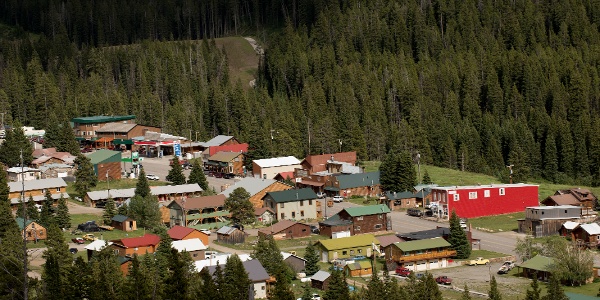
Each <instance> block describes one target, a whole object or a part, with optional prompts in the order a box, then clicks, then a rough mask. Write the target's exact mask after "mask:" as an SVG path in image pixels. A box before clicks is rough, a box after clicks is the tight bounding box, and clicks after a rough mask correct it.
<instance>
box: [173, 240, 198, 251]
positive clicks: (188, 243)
mask: <svg viewBox="0 0 600 300" xmlns="http://www.w3.org/2000/svg"><path fill="white" fill-rule="evenodd" d="M171 247H172V248H173V249H175V250H177V251H179V252H183V251H187V252H191V251H199V250H205V249H206V246H205V245H204V244H203V243H202V240H200V239H198V238H195V239H189V240H180V241H172V242H171Z"/></svg>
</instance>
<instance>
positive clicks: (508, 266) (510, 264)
mask: <svg viewBox="0 0 600 300" xmlns="http://www.w3.org/2000/svg"><path fill="white" fill-rule="evenodd" d="M514 267H515V263H514V262H512V261H505V262H504V263H503V264H502V266H500V269H498V274H506V273H508V271H510V270H512V268H514Z"/></svg>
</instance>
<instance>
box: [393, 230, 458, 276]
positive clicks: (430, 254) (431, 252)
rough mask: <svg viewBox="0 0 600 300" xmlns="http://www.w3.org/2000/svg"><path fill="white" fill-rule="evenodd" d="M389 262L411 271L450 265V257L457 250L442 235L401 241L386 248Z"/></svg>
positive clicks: (454, 254)
mask: <svg viewBox="0 0 600 300" xmlns="http://www.w3.org/2000/svg"><path fill="white" fill-rule="evenodd" d="M384 252H385V258H386V261H388V262H396V263H397V264H398V266H401V267H404V268H407V269H409V270H411V271H425V270H431V269H437V268H444V267H447V266H448V259H449V258H451V257H454V256H456V250H452V249H451V245H450V243H448V242H447V241H446V240H444V239H443V238H441V237H438V238H433V239H425V240H415V241H409V242H399V243H394V244H391V245H389V246H387V247H386V248H385V249H384Z"/></svg>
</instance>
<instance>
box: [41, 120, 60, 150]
mask: <svg viewBox="0 0 600 300" xmlns="http://www.w3.org/2000/svg"><path fill="white" fill-rule="evenodd" d="M58 124H59V122H58V118H57V117H56V114H55V113H54V112H51V113H50V114H49V115H48V119H47V122H46V127H45V128H44V130H45V131H46V132H45V133H44V148H58V145H59V144H60V143H61V140H62V138H61V136H60V126H58ZM56 150H57V151H60V150H58V149H56Z"/></svg>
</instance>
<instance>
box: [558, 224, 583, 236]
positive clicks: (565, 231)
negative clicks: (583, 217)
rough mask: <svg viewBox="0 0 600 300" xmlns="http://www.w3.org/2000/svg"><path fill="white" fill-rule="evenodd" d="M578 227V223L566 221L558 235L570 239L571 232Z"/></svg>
mask: <svg viewBox="0 0 600 300" xmlns="http://www.w3.org/2000/svg"><path fill="white" fill-rule="evenodd" d="M577 226H579V222H573V221H567V222H565V223H564V224H562V226H561V227H560V235H562V236H568V237H571V238H573V237H572V236H571V232H572V231H573V229H575V228H576V227H577Z"/></svg>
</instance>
